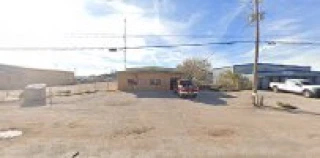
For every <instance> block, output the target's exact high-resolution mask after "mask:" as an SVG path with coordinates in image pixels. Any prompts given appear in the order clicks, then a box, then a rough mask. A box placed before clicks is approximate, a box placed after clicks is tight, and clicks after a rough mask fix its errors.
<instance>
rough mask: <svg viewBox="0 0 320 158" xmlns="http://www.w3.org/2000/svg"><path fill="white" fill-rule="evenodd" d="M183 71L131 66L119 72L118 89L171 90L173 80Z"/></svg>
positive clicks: (180, 75) (179, 76)
mask: <svg viewBox="0 0 320 158" xmlns="http://www.w3.org/2000/svg"><path fill="white" fill-rule="evenodd" d="M181 77H182V73H181V72H178V71H176V69H172V68H155V67H151V68H150V67H149V68H129V69H127V71H119V72H118V76H117V79H118V89H119V90H122V91H132V90H170V89H171V88H172V84H173V83H174V82H173V81H174V80H176V79H177V78H181Z"/></svg>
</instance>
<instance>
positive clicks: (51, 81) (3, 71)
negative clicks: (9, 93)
mask: <svg viewBox="0 0 320 158" xmlns="http://www.w3.org/2000/svg"><path fill="white" fill-rule="evenodd" d="M37 83H45V84H47V85H48V86H56V85H69V84H74V83H75V78H74V73H73V72H69V71H55V70H41V69H31V68H22V67H15V66H6V65H0V89H2V90H9V89H23V88H24V87H25V86H26V85H28V84H37Z"/></svg>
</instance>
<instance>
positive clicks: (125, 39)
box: [123, 18, 127, 71]
mask: <svg viewBox="0 0 320 158" xmlns="http://www.w3.org/2000/svg"><path fill="white" fill-rule="evenodd" d="M123 43H124V48H123V56H124V59H123V60H124V61H123V62H124V70H125V71H126V70H127V18H124V31H123Z"/></svg>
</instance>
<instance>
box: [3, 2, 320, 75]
mask: <svg viewBox="0 0 320 158" xmlns="http://www.w3.org/2000/svg"><path fill="white" fill-rule="evenodd" d="M17 4H19V5H17ZM319 6H320V1H318V0H303V1H301V0H290V1H289V0H276V1H275V0H264V1H263V3H261V9H262V10H263V11H264V12H265V19H264V20H263V21H262V23H261V31H262V39H264V40H284V41H319V38H320V30H319V28H320V22H319V21H318V20H317V19H318V17H319V15H320V11H319V9H318V7H319ZM251 12H252V4H251V1H250V0H202V1H194V0H54V1H53V0H29V1H27V2H26V1H23V0H10V1H9V0H5V1H1V2H0V20H1V21H2V25H1V27H0V47H21V46H25V47H80V46H88V47H95V46H105V47H122V46H123V40H122V39H121V38H114V37H113V38H111V37H110V35H113V36H121V35H122V34H123V19H124V17H126V18H127V32H128V34H129V35H152V36H143V37H139V38H132V37H130V36H129V37H128V46H133V47H134V46H144V45H171V44H179V43H207V42H224V41H229V40H253V39H254V36H253V35H254V27H253V26H252V25H251V24H249V22H248V16H249V14H250V13H251ZM158 35H205V36H206V37H210V38H196V37H190V36H158ZM253 48H254V45H253V44H234V45H212V46H204V47H183V48H182V47H180V48H170V49H141V50H128V53H127V54H128V56H127V59H128V67H141V66H164V67H175V66H176V65H177V64H179V63H180V62H181V61H182V60H183V59H185V58H190V57H203V58H208V59H209V61H210V62H211V63H212V66H213V67H221V66H227V65H232V64H241V63H248V62H252V61H253ZM319 50H320V46H312V45H304V46H303V45H280V44H277V45H265V44H263V45H262V46H261V60H260V61H261V62H269V63H280V64H298V65H310V66H312V67H313V69H314V70H320V62H319V59H320V53H319ZM0 53H1V56H2V57H1V58H0V63H4V64H12V65H20V66H26V67H37V68H49V69H63V70H76V74H77V75H90V74H99V73H105V72H108V71H110V70H111V69H116V70H122V69H123V53H122V52H108V51H97V50H95V51H93V50H92V51H91V50H86V51H1V52H0Z"/></svg>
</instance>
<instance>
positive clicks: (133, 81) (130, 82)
mask: <svg viewBox="0 0 320 158" xmlns="http://www.w3.org/2000/svg"><path fill="white" fill-rule="evenodd" d="M128 85H137V82H136V81H135V80H134V79H128Z"/></svg>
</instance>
